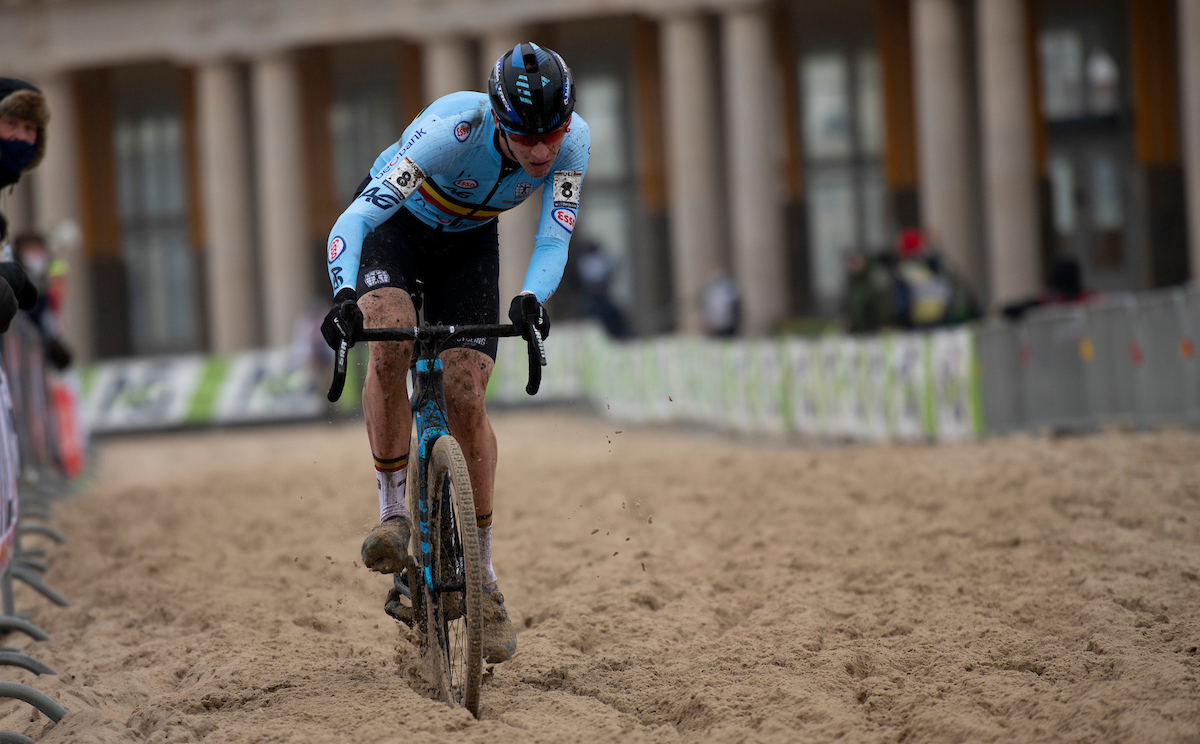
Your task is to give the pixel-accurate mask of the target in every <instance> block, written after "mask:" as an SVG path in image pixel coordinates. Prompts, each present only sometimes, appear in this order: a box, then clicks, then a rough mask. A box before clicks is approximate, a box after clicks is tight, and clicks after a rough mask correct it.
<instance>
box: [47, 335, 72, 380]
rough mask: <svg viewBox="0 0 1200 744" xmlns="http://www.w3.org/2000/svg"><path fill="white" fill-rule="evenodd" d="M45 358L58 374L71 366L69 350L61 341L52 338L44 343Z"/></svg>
mask: <svg viewBox="0 0 1200 744" xmlns="http://www.w3.org/2000/svg"><path fill="white" fill-rule="evenodd" d="M46 358H47V359H49V360H50V363H51V364H53V365H54V368H55V369H56V370H58V371H59V372H62V371H63V370H64V369H66V368H67V367H70V366H71V350H70V349H68V348H67V345H66V344H64V343H63V342H62V340H61V339H57V338H52V339H50V340H49V341H47V342H46Z"/></svg>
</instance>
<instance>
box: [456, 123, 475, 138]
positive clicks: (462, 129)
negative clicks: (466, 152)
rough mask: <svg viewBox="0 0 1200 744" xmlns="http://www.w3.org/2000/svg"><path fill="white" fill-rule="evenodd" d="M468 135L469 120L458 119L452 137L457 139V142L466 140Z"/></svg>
mask: <svg viewBox="0 0 1200 744" xmlns="http://www.w3.org/2000/svg"><path fill="white" fill-rule="evenodd" d="M470 136H471V122H469V121H460V122H459V123H458V125H457V126H455V127H454V139H456V140H458V141H459V142H466V141H467V137H470Z"/></svg>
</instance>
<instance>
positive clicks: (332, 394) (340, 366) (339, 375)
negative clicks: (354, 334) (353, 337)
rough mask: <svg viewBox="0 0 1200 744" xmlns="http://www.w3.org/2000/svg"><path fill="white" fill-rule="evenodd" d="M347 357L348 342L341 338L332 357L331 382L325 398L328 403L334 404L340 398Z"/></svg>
mask: <svg viewBox="0 0 1200 744" xmlns="http://www.w3.org/2000/svg"><path fill="white" fill-rule="evenodd" d="M349 356H350V342H348V341H347V340H346V339H344V338H343V339H342V340H341V341H340V342H339V343H338V348H337V351H336V352H335V353H334V356H333V381H332V382H330V384H329V394H328V395H326V396H325V397H326V398H328V399H329V402H330V403H336V402H337V399H338V398H340V397H342V388H343V387H345V386H346V368H347V366H348V358H349Z"/></svg>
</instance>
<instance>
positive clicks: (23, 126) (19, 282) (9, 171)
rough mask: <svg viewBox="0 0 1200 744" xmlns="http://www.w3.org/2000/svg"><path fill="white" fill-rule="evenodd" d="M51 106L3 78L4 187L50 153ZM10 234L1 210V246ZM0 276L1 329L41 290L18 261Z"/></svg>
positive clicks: (1, 268) (0, 169)
mask: <svg viewBox="0 0 1200 744" xmlns="http://www.w3.org/2000/svg"><path fill="white" fill-rule="evenodd" d="M49 121H50V107H49V106H48V105H47V104H46V97H45V96H43V95H42V92H41V91H40V90H38V89H37V88H35V87H33V86H32V85H30V84H29V83H26V82H24V81H22V80H16V79H14V78H2V77H0V189H4V188H6V187H9V186H12V185H13V184H15V183H16V182H17V181H19V180H20V179H21V175H22V174H24V173H28V172H29V171H31V170H33V169H34V168H36V167H37V165H38V163H40V162H41V161H42V156H43V155H44V154H45V152H46V125H47V124H48V123H49ZM7 237H8V220H7V219H5V217H4V214H3V213H0V246H2V245H4V241H5V238H7ZM0 277H2V278H3V280H4V282H6V283H7V285H8V286H7V291H0V331H4V330H8V326H9V323H11V322H12V319H13V317H14V316H15V315H16V308H15V307H14V303H13V302H12V301H11V300H9V295H10V294H11V295H12V298H13V299H14V300H16V303H15V304H16V305H17V306H19V307H20V308H21V309H24V310H28V309H31V308H32V307H33V305H34V303H35V302H36V300H37V290H36V289H35V288H34V285H33V283H32V282H29V281H28V280H27V278H26V276H25V272H24V270H22V269H21V267H20V266H19V265H17V264H16V262H13V261H5V262H0Z"/></svg>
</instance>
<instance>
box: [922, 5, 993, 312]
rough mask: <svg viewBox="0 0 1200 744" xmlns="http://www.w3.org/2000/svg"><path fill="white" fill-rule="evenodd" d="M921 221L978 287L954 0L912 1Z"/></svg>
mask: <svg viewBox="0 0 1200 744" xmlns="http://www.w3.org/2000/svg"><path fill="white" fill-rule="evenodd" d="M912 28H913V71H914V76H915V80H914V81H913V82H914V86H915V88H916V100H917V148H918V150H919V154H918V157H919V158H920V168H919V172H920V180H919V184H920V200H921V216H922V220H921V221H922V223H923V224H924V226H925V227H926V228H929V229H932V230H933V231H935V232H936V233H937V235H938V237H939V240H940V243H941V249H942V251H943V252H944V255H945V257H946V258H947V259H948V260H949V261H950V263H951V265H952V266H953V267H954V269H955V270H956V271H958V272H959V273H960V275H961V276H963V277H964V278H965V279H966V281H967V283H968V284H969V285H970V286H971V288H972V289H973V290H974V291H975V292H976V293H978V292H979V291H980V290H981V289H982V288H983V287H982V283H981V281H980V274H981V273H982V272H981V267H980V266H979V265H978V262H977V260H976V258H975V255H976V251H975V250H974V244H975V240H976V233H975V212H976V209H975V201H974V193H975V192H974V188H973V185H972V171H973V168H972V165H971V163H972V160H973V158H974V157H975V155H974V153H973V152H972V147H971V144H972V143H971V131H970V126H971V125H970V121H971V119H970V108H969V107H970V92H969V88H968V80H967V57H966V50H965V48H964V47H965V44H964V40H963V38H962V15H961V12H960V10H959V5H958V2H957V0H912Z"/></svg>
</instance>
